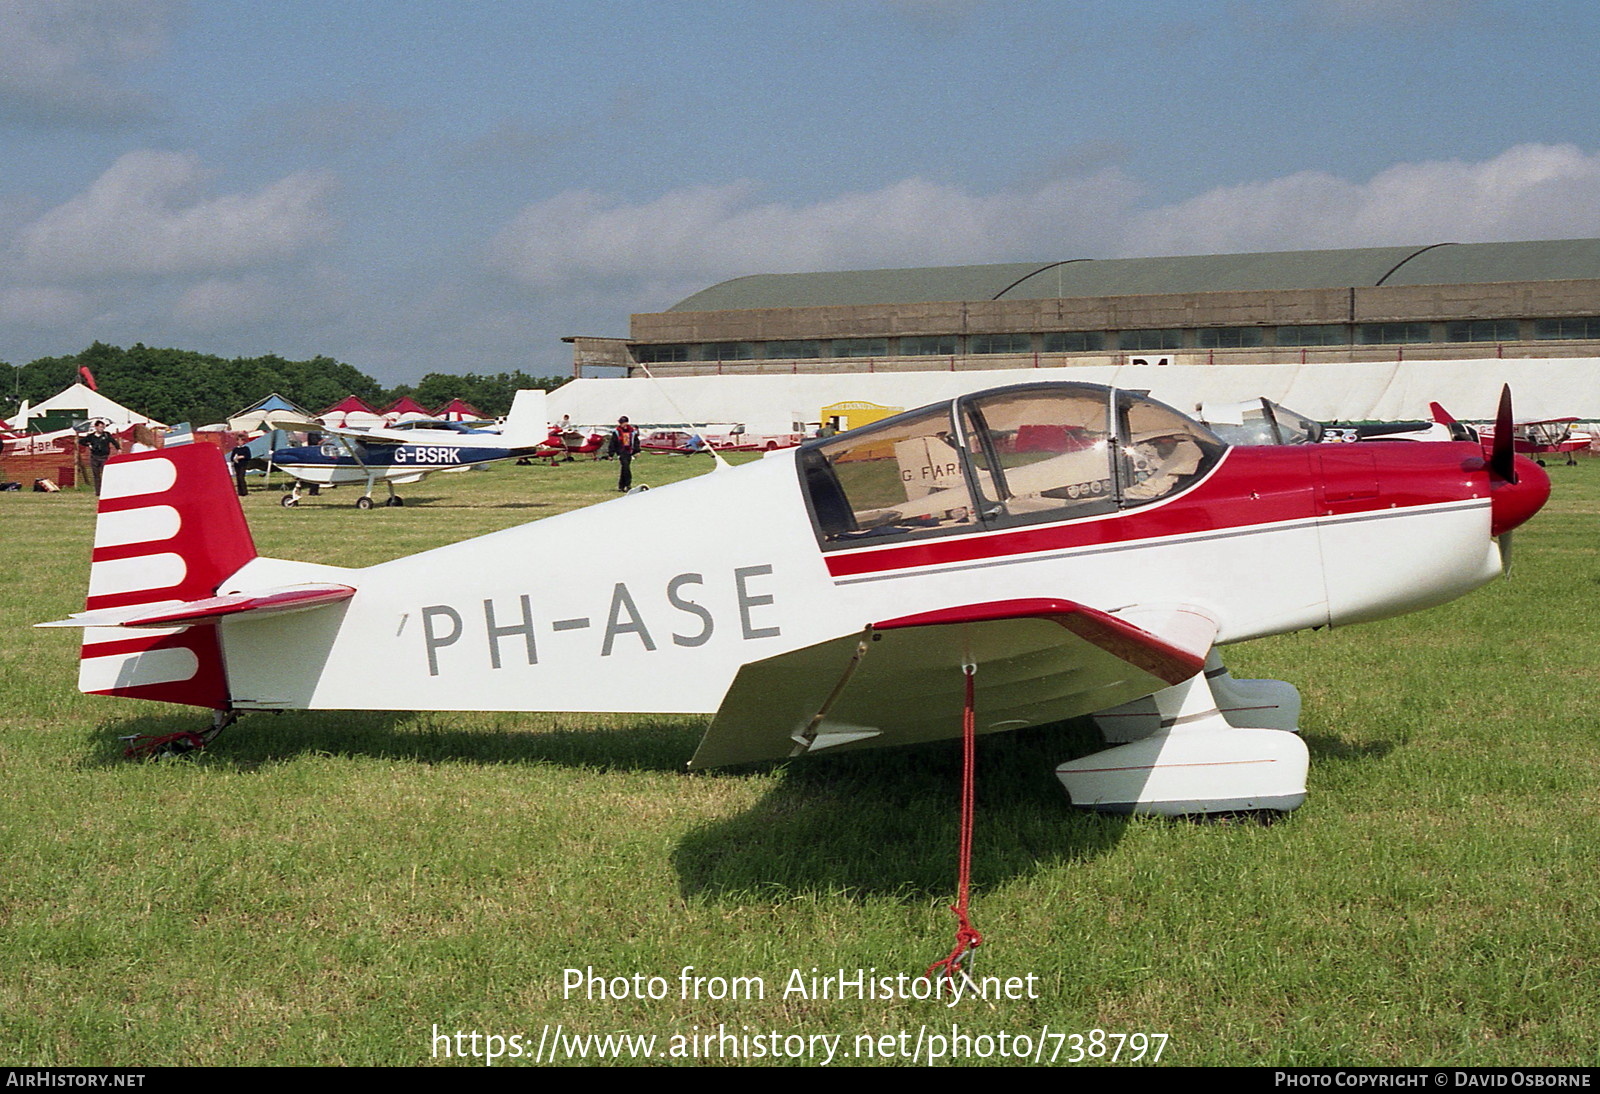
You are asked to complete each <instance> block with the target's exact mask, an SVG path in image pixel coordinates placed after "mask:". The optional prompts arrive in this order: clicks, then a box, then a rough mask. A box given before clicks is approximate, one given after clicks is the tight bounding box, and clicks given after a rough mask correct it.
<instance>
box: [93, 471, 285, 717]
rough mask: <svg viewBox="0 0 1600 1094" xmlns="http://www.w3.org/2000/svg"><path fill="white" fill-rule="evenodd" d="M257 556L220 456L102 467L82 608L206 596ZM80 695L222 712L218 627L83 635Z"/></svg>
mask: <svg viewBox="0 0 1600 1094" xmlns="http://www.w3.org/2000/svg"><path fill="white" fill-rule="evenodd" d="M255 557H256V547H255V542H254V541H253V540H252V539H251V538H250V529H249V526H248V525H246V524H245V520H244V511H243V510H242V509H241V508H240V507H239V499H238V496H237V495H236V494H235V492H234V487H233V483H232V480H231V479H230V478H229V476H228V470H227V465H226V464H225V463H224V462H223V459H222V455H221V453H220V452H218V450H217V449H215V448H213V447H212V446H210V445H206V444H194V445H184V446H181V447H177V448H167V449H162V450H160V451H156V452H146V453H140V454H137V455H131V456H124V457H120V458H117V459H113V460H112V461H110V462H109V463H107V464H106V468H105V478H104V481H103V483H102V486H101V494H100V509H99V517H98V519H97V520H96V522H95V532H94V555H93V561H92V563H91V565H90V569H89V599H88V603H87V605H86V608H87V609H88V610H90V611H97V610H102V609H122V608H137V607H141V606H148V607H153V606H156V605H164V604H174V603H182V602H186V601H194V600H201V599H204V598H206V597H209V596H211V595H212V594H214V593H215V592H216V591H217V587H218V586H219V585H220V584H221V583H222V582H223V581H224V580H225V579H226V578H228V577H229V576H231V575H232V574H234V573H237V572H238V570H239V568H240V567H242V566H243V565H244V564H245V563H247V562H249V561H250V560H251V559H253V558H255ZM78 687H79V689H80V690H82V691H84V692H87V693H89V694H93V695H120V696H125V697H128V698H134V699H155V700H159V701H162V702H167V703H187V704H190V705H192V706H200V707H212V708H214V709H217V710H226V709H227V708H228V703H229V700H228V681H227V677H226V674H225V673H224V671H223V663H222V648H221V644H220V642H219V640H218V637H217V629H216V628H215V627H206V626H190V627H161V628H141V629H133V628H129V627H88V628H86V629H85V630H84V635H83V653H82V660H81V662H80V663H79V668H78Z"/></svg>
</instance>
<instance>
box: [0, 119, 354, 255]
mask: <svg viewBox="0 0 1600 1094" xmlns="http://www.w3.org/2000/svg"><path fill="white" fill-rule="evenodd" d="M206 182H207V175H206V173H205V172H204V171H203V170H202V168H201V166H200V161H199V158H198V157H197V156H195V155H193V154H189V153H178V152H153V151H140V152H129V153H127V154H126V155H124V156H122V157H121V158H120V159H118V160H117V161H116V163H114V164H112V166H111V167H110V169H109V170H107V171H106V172H105V174H103V175H101V176H100V178H98V179H97V180H95V182H94V183H93V184H92V185H91V186H90V187H89V189H88V190H86V191H85V192H84V193H83V194H81V195H79V196H78V197H76V198H73V199H72V200H70V201H68V202H66V203H64V204H62V205H59V206H57V207H56V208H54V209H51V210H50V211H49V212H47V213H45V214H44V215H43V216H41V217H39V219H37V220H35V221H34V222H33V223H32V224H30V225H28V226H27V227H25V228H24V229H23V230H22V231H21V232H20V233H19V236H18V249H19V251H20V253H21V256H22V260H23V266H24V269H25V270H26V271H27V272H29V273H32V274H34V275H43V276H46V277H52V278H76V277H104V276H114V275H127V274H135V275H155V276H164V275H175V274H176V275H181V274H197V273H209V272H215V271H227V270H239V269H246V268H249V267H253V266H258V265H261V264H264V263H269V262H274V261H277V260H281V259H284V258H288V257H291V256H294V255H296V254H299V253H301V252H303V251H305V250H306V249H307V248H309V247H311V246H314V245H315V244H317V243H319V242H321V241H323V240H324V239H325V238H327V236H328V235H329V234H330V233H331V231H332V229H333V219H332V216H331V214H330V213H329V211H328V207H327V206H328V202H329V200H330V198H331V196H332V193H333V190H334V182H333V179H332V177H331V176H329V175H327V174H324V173H319V172H301V173H298V174H294V175H289V176H288V177H286V178H283V179H280V180H278V181H277V182H274V183H272V184H271V185H269V186H266V187H264V188H262V189H261V190H258V191H256V192H255V193H247V194H223V195H219V196H214V197H207V196H204V188H205V183H206Z"/></svg>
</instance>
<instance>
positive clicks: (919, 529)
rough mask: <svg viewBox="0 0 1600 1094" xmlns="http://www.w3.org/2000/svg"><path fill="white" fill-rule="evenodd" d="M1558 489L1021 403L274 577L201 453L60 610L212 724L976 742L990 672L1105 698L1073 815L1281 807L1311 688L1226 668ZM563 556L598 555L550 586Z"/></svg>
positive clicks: (1414, 462) (1447, 594)
mask: <svg viewBox="0 0 1600 1094" xmlns="http://www.w3.org/2000/svg"><path fill="white" fill-rule="evenodd" d="M1501 416H1502V418H1503V419H1505V420H1507V421H1509V420H1510V404H1509V396H1507V397H1506V398H1505V399H1504V400H1503V402H1502V407H1501ZM1501 434H1502V436H1504V437H1506V438H1507V440H1508V441H1509V436H1510V431H1509V430H1502V431H1501ZM1548 493H1549V480H1548V478H1546V477H1545V475H1544V473H1543V472H1542V471H1540V470H1538V469H1537V468H1536V467H1534V466H1533V464H1532V463H1531V461H1529V460H1527V459H1526V458H1523V457H1516V456H1514V455H1513V453H1512V452H1511V450H1510V447H1509V443H1504V444H1502V445H1500V446H1499V447H1497V448H1496V449H1495V451H1494V452H1493V453H1492V454H1488V455H1486V453H1485V452H1484V450H1483V449H1481V448H1480V447H1479V446H1478V445H1475V444H1464V443H1450V442H1446V443H1440V444H1395V445H1389V446H1382V449H1381V451H1380V447H1379V446H1377V445H1373V444H1363V445H1344V446H1315V445H1293V446H1271V447H1230V446H1228V445H1226V444H1224V443H1222V442H1221V441H1219V440H1218V439H1217V438H1216V436H1215V435H1214V434H1213V433H1211V432H1210V431H1209V430H1208V429H1206V428H1205V427H1204V426H1202V425H1199V424H1198V423H1196V422H1195V421H1193V420H1192V419H1190V418H1188V417H1186V416H1185V415H1183V414H1181V413H1179V412H1178V411H1176V410H1173V409H1172V408H1170V407H1168V406H1165V405H1163V404H1161V403H1158V402H1156V401H1154V400H1152V399H1150V398H1148V397H1147V396H1145V395H1144V394H1142V393H1140V392H1135V391H1123V390H1113V389H1109V388H1105V387H1100V386H1097V385H1091V384H1082V383H1034V384H1027V385H1021V386H1016V387H1006V388H997V389H992V390H989V391H983V392H979V393H976V394H971V395H965V396H962V397H960V398H957V399H954V400H952V401H949V402H944V403H939V404H936V405H934V406H929V407H925V408H923V409H920V410H915V411H911V412H909V413H905V414H901V415H898V416H896V417H893V418H889V419H886V420H884V421H881V422H877V423H874V424H872V425H870V426H867V427H864V428H862V429H858V430H855V431H853V432H850V433H846V434H842V435H839V436H835V437H830V438H826V439H821V440H816V441H811V442H809V443H807V444H805V445H803V446H801V447H800V448H799V449H795V450H788V451H780V452H778V453H775V454H773V455H771V456H768V457H767V458H765V459H762V460H759V461H756V462H754V463H751V464H747V465H744V466H742V467H738V468H733V469H728V470H719V471H716V472H714V473H712V474H709V475H705V476H702V477H699V478H695V479H691V480H688V481H686V482H682V483H678V484H674V485H671V486H668V487H664V488H661V489H656V490H651V491H649V492H648V493H641V494H636V495H627V496H624V497H620V498H617V499H615V500H612V501H607V502H604V503H602V504H599V505H595V506H592V507H590V508H587V509H582V510H578V511H574V512H570V513H566V514H563V515H561V516H556V517H550V518H548V519H545V520H540V521H536V522H534V523H532V524H527V525H523V526H521V527H517V528H512V529H508V530H506V531H502V532H497V533H494V534H491V535H487V536H483V537H481V538H478V539H473V540H469V541H466V542H462V543H457V544H453V545H450V546H447V547H440V548H437V549H435V550H431V551H427V552H424V553H422V554H419V555H415V556H412V557H409V558H402V559H397V560H394V561H391V562H386V563H382V564H380V565H376V566H371V567H367V568H365V569H342V568H339V567H334V566H324V565H312V564H308V563H300V562H290V561H285V560H280V559H273V558H262V557H258V556H257V555H256V552H255V548H254V546H253V545H252V542H251V538H250V532H249V529H248V528H247V527H246V525H245V521H244V517H243V515H242V513H241V512H240V510H239V509H238V507H237V504H236V503H235V502H234V501H232V500H231V499H232V497H233V495H232V490H231V487H230V484H229V480H228V477H227V474H226V471H225V469H224V467H223V464H222V462H221V460H220V459H218V458H217V456H216V455H215V454H214V453H213V452H212V451H211V450H210V449H209V448H206V447H201V446H195V447H193V448H187V449H177V450H169V451H161V452H154V453H148V454H142V455H134V456H125V457H121V458H117V459H114V460H112V461H111V462H110V463H109V464H108V465H107V467H106V472H105V480H104V486H103V493H102V495H101V500H100V512H99V520H98V524H97V526H96V532H95V547H94V554H93V564H92V567H91V570H90V582H89V598H88V606H87V611H85V612H84V613H82V614H80V615H76V616H73V617H72V618H70V619H67V620H61V621H59V622H58V623H55V624H42V625H46V626H81V627H84V628H86V630H85V632H84V644H83V651H82V661H81V668H80V673H79V686H80V687H81V688H82V690H84V691H86V692H90V693H94V694H100V695H114V696H126V697H130V698H145V699H155V700H160V701H164V702H171V703H184V704H191V705H195V706H200V707H210V708H213V709H214V710H216V711H217V712H219V713H218V715H217V718H216V720H215V721H214V723H213V727H212V728H211V730H210V731H209V732H208V733H206V734H203V735H199V734H197V735H195V736H196V738H197V739H204V740H208V739H209V738H210V736H212V735H214V734H215V732H217V731H218V730H220V728H221V727H222V726H223V725H225V724H226V723H227V722H228V721H229V720H231V718H232V716H233V715H234V714H235V713H238V712H244V711H254V710H274V711H276V710H299V709H308V710H309V709H374V708H375V709H386V710H423V709H427V710H517V711H596V712H599V711H605V712H613V711H615V712H635V711H637V712H661V713H675V714H685V715H688V714H696V715H712V721H711V726H710V729H709V731H708V732H707V734H706V736H705V738H704V740H703V741H702V742H701V744H700V746H699V749H698V751H697V752H696V753H695V755H694V757H693V759H692V760H691V766H696V767H700V766H712V765H721V764H733V763H740V762H745V761H753V760H765V759H773V758H781V757H788V756H798V755H809V754H813V753H819V752H835V751H844V750H850V749H858V748H866V747H877V746H886V745H899V744H906V743H911V742H918V741H928V740H936V739H941V738H950V737H957V736H960V735H961V732H962V728H961V726H962V722H963V710H964V702H965V696H966V695H967V685H968V682H969V679H970V682H971V683H972V684H973V689H972V691H973V698H972V708H973V710H974V717H975V721H976V728H977V731H978V732H980V733H987V732H995V731H1000V730H1007V729H1015V728H1020V727H1023V726H1030V725H1036V724H1040V723H1047V722H1053V721H1057V720H1060V719H1063V718H1068V717H1073V716H1077V715H1083V714H1089V713H1093V712H1100V714H1101V724H1102V725H1103V726H1105V727H1107V732H1108V736H1110V737H1111V739H1112V740H1113V741H1122V742H1126V743H1121V744H1117V745H1116V747H1113V748H1110V749H1108V750H1106V751H1103V752H1100V753H1097V754H1095V755H1093V756H1089V757H1085V758H1083V759H1079V760H1074V761H1072V762H1070V763H1067V764H1064V765H1062V767H1061V768H1060V769H1059V772H1060V775H1061V778H1062V780H1063V782H1064V783H1065V784H1066V786H1067V789H1068V791H1069V793H1070V795H1071V798H1072V801H1073V802H1074V803H1075V804H1077V805H1079V806H1083V807H1087V808H1093V809H1099V810H1104V811H1110V812H1155V813H1167V814H1189V813H1203V812H1231V811H1271V810H1279V811H1283V810H1289V809H1293V808H1295V807H1296V806H1298V805H1299V804H1300V803H1301V801H1302V800H1303V799H1304V796H1305V776H1306V767H1307V759H1308V753H1307V751H1306V747H1305V745H1304V744H1303V743H1302V742H1301V740H1300V738H1299V737H1298V736H1297V735H1296V733H1295V728H1296V719H1297V717H1298V709H1299V700H1298V695H1297V693H1296V692H1295V690H1294V688H1293V687H1292V686H1290V685H1288V684H1282V683H1279V682H1277V681H1235V680H1232V679H1231V678H1229V677H1228V676H1227V674H1226V672H1225V670H1224V669H1223V668H1222V665H1221V661H1220V658H1219V657H1218V656H1217V653H1216V651H1217V648H1218V647H1220V646H1222V645H1225V644H1228V643H1233V642H1241V641H1246V640H1248V639H1251V638H1257V637H1261V636H1264V635H1271V634H1281V633H1285V632H1288V631H1295V630H1300V629H1303V628H1315V627H1325V626H1330V625H1332V626H1339V625H1343V624H1347V623H1358V622H1364V621H1367V620H1373V619H1381V618H1384V617H1385V616H1390V615H1396V614H1399V613H1402V612H1407V611H1413V610H1416V609H1419V608H1425V607H1429V606H1431V605H1434V604H1439V603H1442V602H1444V601H1447V600H1450V599H1453V598H1454V597H1457V596H1460V595H1462V594H1463V593H1466V592H1468V591H1470V590H1472V589H1475V588H1477V587H1478V586H1480V585H1482V584H1484V583H1485V582H1488V581H1490V580H1491V579H1493V578H1494V577H1495V575H1497V574H1499V573H1500V572H1501V569H1502V558H1503V554H1502V551H1503V548H1504V547H1505V546H1508V545H1507V544H1506V542H1505V541H1506V540H1507V539H1508V538H1509V537H1508V533H1509V532H1510V531H1511V529H1513V528H1515V527H1516V526H1517V525H1519V524H1521V523H1522V522H1523V521H1525V520H1526V519H1528V518H1529V517H1530V516H1531V515H1532V514H1533V513H1535V512H1536V511H1537V510H1538V509H1539V508H1540V507H1541V506H1542V505H1543V504H1544V502H1545V500H1546V498H1547V497H1548ZM673 527H676V528H683V529H685V534H684V535H682V536H681V537H677V538H675V539H657V540H655V541H654V542H653V543H652V545H651V546H650V547H648V549H647V548H645V547H643V546H642V545H641V537H640V535H639V530H640V529H645V528H673ZM691 530H692V534H690V532H691ZM573 536H577V537H578V538H579V539H581V541H582V542H584V543H585V544H587V545H588V549H587V550H586V552H585V557H584V560H583V563H582V565H581V566H579V567H575V568H572V569H569V570H567V571H565V572H564V573H563V574H562V575H561V577H560V579H559V580H557V581H551V580H547V579H543V578H541V577H540V576H539V575H538V573H537V572H536V571H535V570H534V569H531V568H530V567H529V566H528V564H527V563H528V560H529V559H531V558H537V557H541V552H543V551H545V550H547V549H548V547H549V545H551V544H563V543H567V542H570V541H571V539H572V537H573ZM969 672H970V673H971V674H972V675H971V676H970V677H969V676H968V673H969Z"/></svg>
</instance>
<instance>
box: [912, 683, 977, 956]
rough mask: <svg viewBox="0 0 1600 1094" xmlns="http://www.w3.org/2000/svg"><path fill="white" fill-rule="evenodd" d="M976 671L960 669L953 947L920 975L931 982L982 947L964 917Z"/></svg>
mask: <svg viewBox="0 0 1600 1094" xmlns="http://www.w3.org/2000/svg"><path fill="white" fill-rule="evenodd" d="M976 671H977V666H975V665H966V666H963V668H962V673H963V675H965V677H966V697H965V702H964V705H963V707H962V710H961V846H960V850H959V851H958V852H957V858H958V860H959V862H958V866H957V868H956V902H955V903H954V904H952V905H951V906H950V910H951V911H952V912H954V913H955V914H956V944H955V948H954V949H952V950H951V951H950V956H949V957H946V958H945V959H944V960H943V961H935V962H934V963H933V964H932V965H929V966H928V971H927V972H925V973H923V975H924V976H925V977H927V978H928V979H930V980H932V979H934V978H935V977H934V970H935V969H937V970H939V972H938V978H939V979H943V980H954V979H955V978H956V973H958V972H963V970H962V965H963V964H965V962H966V961H967V959H968V958H970V957H971V956H972V952H973V951H974V950H976V949H977V948H978V947H979V946H981V945H983V935H981V934H979V933H978V929H977V928H976V927H974V926H973V925H972V921H971V919H970V918H968V915H967V903H968V898H969V897H970V895H971V886H972V829H973V814H974V811H975V810H974V804H975V801H976V795H975V794H974V792H973V776H974V773H975V770H976V767H977V759H978V729H977V717H976V715H975V714H974V712H973V699H972V695H973V674H974V673H975V672H976ZM963 975H965V974H964V972H963Z"/></svg>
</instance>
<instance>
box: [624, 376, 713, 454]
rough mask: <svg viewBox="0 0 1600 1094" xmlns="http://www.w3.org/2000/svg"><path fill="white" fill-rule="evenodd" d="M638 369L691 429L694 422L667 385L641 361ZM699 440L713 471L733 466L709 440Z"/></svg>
mask: <svg viewBox="0 0 1600 1094" xmlns="http://www.w3.org/2000/svg"><path fill="white" fill-rule="evenodd" d="M639 367H640V368H642V369H644V374H645V375H646V376H648V377H649V378H650V382H651V383H652V384H655V385H656V389H657V390H658V391H660V392H661V397H662V398H663V399H665V400H666V401H667V405H668V406H670V407H672V409H673V411H674V412H676V413H677V415H678V417H680V418H682V419H683V420H684V422H685V424H687V425H688V426H690V427H691V428H693V426H694V422H693V421H692V420H691V419H690V418H689V415H687V414H685V413H684V412H683V407H681V406H679V405H678V401H677V400H676V399H674V398H673V397H672V393H671V392H669V391H668V390H667V385H665V384H663V383H662V382H661V381H660V380H658V379H656V374H655V373H653V372H651V371H650V366H649V365H647V364H645V363H644V362H643V361H640V362H639ZM700 439H701V440H704V441H706V451H707V452H709V453H711V458H712V459H713V460H715V461H716V464H717V466H716V468H715V470H717V471H724V470H726V469H727V468H729V467H731V466H733V465H732V464H730V463H729V462H728V461H727V460H725V459H723V458H722V453H720V452H718V451H717V450H716V447H715V446H714V445H712V443H711V442H710V441H709V440H706V439H705V437H703V436H702V437H701V438H700Z"/></svg>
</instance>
